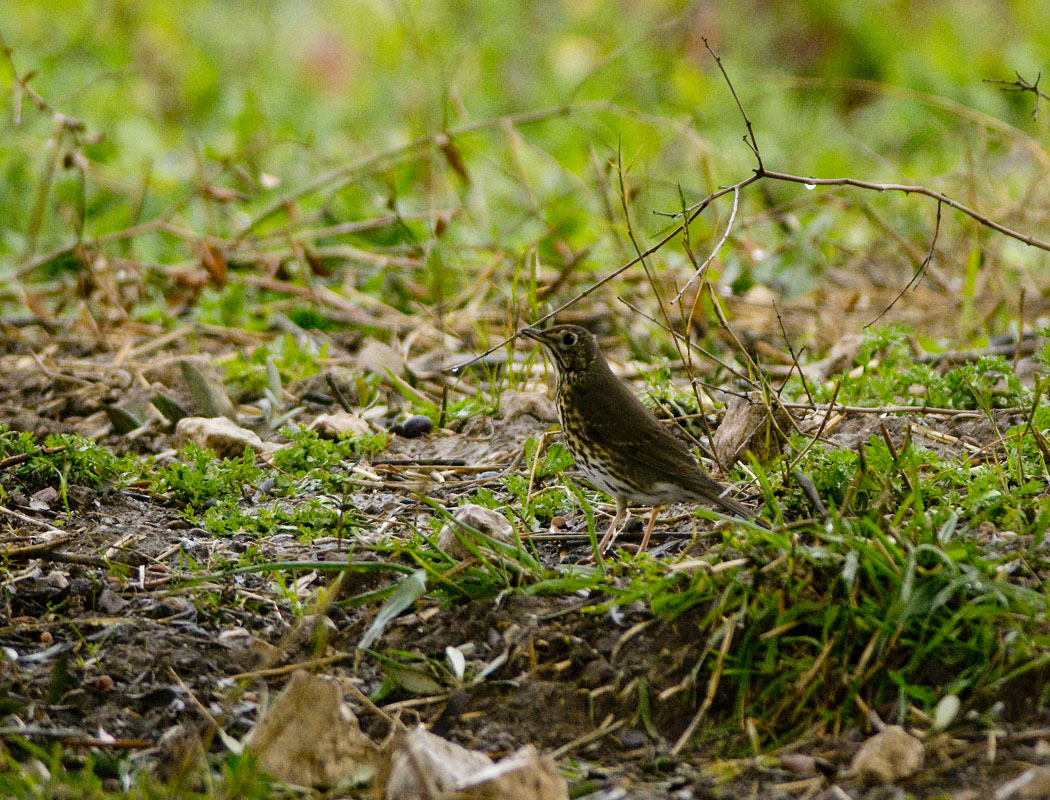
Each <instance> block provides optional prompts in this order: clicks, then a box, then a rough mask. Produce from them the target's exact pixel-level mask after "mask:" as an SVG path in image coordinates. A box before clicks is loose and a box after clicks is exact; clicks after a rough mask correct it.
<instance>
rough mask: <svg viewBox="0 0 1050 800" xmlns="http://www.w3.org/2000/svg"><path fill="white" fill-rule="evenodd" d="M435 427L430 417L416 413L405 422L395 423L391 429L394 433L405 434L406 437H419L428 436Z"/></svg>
mask: <svg viewBox="0 0 1050 800" xmlns="http://www.w3.org/2000/svg"><path fill="white" fill-rule="evenodd" d="M433 429H434V423H433V422H431V421H430V417H424V416H423V415H422V414H414V415H413V416H411V417H409V418H408V419H406V420H405V421H404V422H399V423H398V424H397V425H394V426H393V427H392V428H391V429H390V430H391V432H392V433H396V434H397V435H398V436H404V437H405V438H406V439H418V438H419V437H420V436H426V435H427V434H428V433H430V432H431V431H432V430H433Z"/></svg>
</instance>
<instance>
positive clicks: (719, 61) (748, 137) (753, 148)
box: [703, 36, 766, 173]
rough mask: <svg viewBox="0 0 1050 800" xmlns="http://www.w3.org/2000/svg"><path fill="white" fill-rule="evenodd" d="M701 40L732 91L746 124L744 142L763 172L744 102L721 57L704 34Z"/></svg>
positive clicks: (763, 168)
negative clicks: (741, 100)
mask: <svg viewBox="0 0 1050 800" xmlns="http://www.w3.org/2000/svg"><path fill="white" fill-rule="evenodd" d="M703 40H704V47H706V48H707V52H709V53H710V54H711V57H712V58H714V60H715V63H716V64H718V68H719V69H720V70H721V71H722V77H723V78H725V79H726V83H727V84H728V85H729V91H730V92H732V93H733V99H734V100H736V107H737V108H739V109H740V115H741V116H742V117H743V118H744V125H746V126H747V135H746V136H745V137H744V144H746V145H747V146H748V147H749V148H751V152H752V153H754V154H755V160H756V161H758V168H757V169H756V172H758V173H762V172H765V171H766V169H765V166H763V164H762V154H761V153H760V152H759V150H758V140H757V139H756V138H755V129H754V128H752V127H751V118H750V117H748V115H747V112H746V111H744V104H743V103H741V102H740V98H739V97H738V96H737V93H736V88H735V87H734V86H733V82H732V81H731V80H729V74H728V73H727V72H726V68H725V67H723V66H722V59H720V58H719V57H718V54H717V53H716V52H715V51H714V50H712V49H711V45H710V44H709V43H708V41H707V37H706V36H705V37H703Z"/></svg>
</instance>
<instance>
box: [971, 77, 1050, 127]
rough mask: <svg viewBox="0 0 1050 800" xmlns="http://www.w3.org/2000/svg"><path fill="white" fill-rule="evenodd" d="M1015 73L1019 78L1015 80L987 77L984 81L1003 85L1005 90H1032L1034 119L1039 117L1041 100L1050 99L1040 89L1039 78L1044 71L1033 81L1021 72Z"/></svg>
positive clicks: (1049, 96)
mask: <svg viewBox="0 0 1050 800" xmlns="http://www.w3.org/2000/svg"><path fill="white" fill-rule="evenodd" d="M1014 75H1016V76H1017V80H1015V81H1002V80H996V79H995V78H985V79H984V82H985V83H997V84H999V85H1000V86H1002V87H1003V91H1007V92H1031V93H1032V94H1034V95H1035V106H1034V107H1033V108H1032V120H1033V121H1034V120H1037V119H1039V101H1040V100H1050V95H1048V94H1047V93H1046V92H1044V91H1042V90H1040V88H1039V80H1040V79H1041V78H1042V77H1043V73H1042V72H1039V73H1038V74H1037V75H1036V76H1035V80H1034V81H1032V82H1031V83H1029V82H1028V81H1026V80H1025V79H1024V78H1022V77H1021V73H1020V72H1014Z"/></svg>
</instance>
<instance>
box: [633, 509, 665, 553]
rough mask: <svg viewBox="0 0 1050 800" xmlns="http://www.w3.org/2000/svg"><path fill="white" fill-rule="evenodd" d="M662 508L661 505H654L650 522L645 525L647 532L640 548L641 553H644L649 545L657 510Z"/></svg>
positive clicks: (643, 536)
mask: <svg viewBox="0 0 1050 800" xmlns="http://www.w3.org/2000/svg"><path fill="white" fill-rule="evenodd" d="M659 510H660V506H653V513H652V514H650V515H649V524H648V525H646V526H645V533H644V534H643V535H642V544H641V547H639V548H638V552H639V553H644V552H645V548H646V547H648V546H649V537H650V536H652V535H653V524H654V523H655V522H656V512H657V511H659Z"/></svg>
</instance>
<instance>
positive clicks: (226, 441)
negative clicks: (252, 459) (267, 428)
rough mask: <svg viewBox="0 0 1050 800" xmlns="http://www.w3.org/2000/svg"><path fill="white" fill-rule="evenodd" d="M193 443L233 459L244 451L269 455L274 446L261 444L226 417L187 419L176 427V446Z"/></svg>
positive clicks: (182, 420) (252, 434)
mask: <svg viewBox="0 0 1050 800" xmlns="http://www.w3.org/2000/svg"><path fill="white" fill-rule="evenodd" d="M190 442H193V444H196V445H197V446H199V447H203V448H205V449H208V450H212V451H213V452H214V453H215V455H217V456H219V458H236V457H238V456H241V455H243V454H244V451H245V448H247V449H249V450H252V451H253V452H256V453H269V452H272V451H273V450H274V449H276V447H275V445H273V444H271V443H268V442H264V441H263V440H262V439H260V438H259V436H258V434H256V433H254V432H253V431H250V430H248V429H246V428H241V427H239V426H238V425H236V424H234V423H233V422H231V421H230V420H228V419H227V418H226V417H186V418H185V419H180V420H179V423H178V425H176V426H175V446H176V447H184V446H185V445H187V444H189V443H190Z"/></svg>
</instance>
